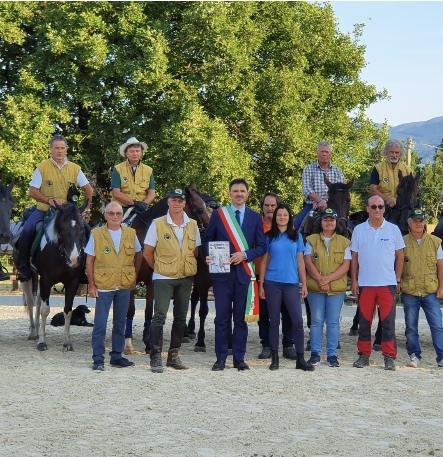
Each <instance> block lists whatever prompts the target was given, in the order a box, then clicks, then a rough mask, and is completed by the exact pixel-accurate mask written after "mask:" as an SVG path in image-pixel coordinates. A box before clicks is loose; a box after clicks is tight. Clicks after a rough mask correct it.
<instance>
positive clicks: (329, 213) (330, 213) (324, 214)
mask: <svg viewBox="0 0 443 457" xmlns="http://www.w3.org/2000/svg"><path fill="white" fill-rule="evenodd" d="M328 217H331V218H332V219H337V218H338V215H337V213H336V212H335V211H334V210H333V209H332V208H326V209H325V210H324V211H323V212H322V213H321V218H322V219H326V218H328Z"/></svg>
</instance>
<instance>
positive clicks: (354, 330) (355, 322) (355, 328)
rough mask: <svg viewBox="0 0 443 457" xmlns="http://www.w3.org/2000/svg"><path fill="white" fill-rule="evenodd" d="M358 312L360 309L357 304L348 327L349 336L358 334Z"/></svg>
mask: <svg viewBox="0 0 443 457" xmlns="http://www.w3.org/2000/svg"><path fill="white" fill-rule="evenodd" d="M359 312H360V310H359V309H358V305H357V309H356V310H355V315H354V319H352V327H351V328H350V329H349V336H357V335H358V320H359Z"/></svg>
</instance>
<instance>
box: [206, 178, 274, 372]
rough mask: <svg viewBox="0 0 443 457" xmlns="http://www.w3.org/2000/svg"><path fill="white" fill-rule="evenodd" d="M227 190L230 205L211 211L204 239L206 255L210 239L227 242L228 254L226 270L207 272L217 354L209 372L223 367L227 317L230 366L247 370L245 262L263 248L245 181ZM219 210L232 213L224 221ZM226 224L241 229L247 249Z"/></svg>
mask: <svg viewBox="0 0 443 457" xmlns="http://www.w3.org/2000/svg"><path fill="white" fill-rule="evenodd" d="M229 193H230V196H231V203H230V205H228V206H227V207H225V208H220V210H219V211H214V212H213V214H212V216H211V219H210V221H209V226H208V228H207V230H206V235H205V239H204V241H205V242H204V246H205V249H206V254H208V243H209V242H210V241H228V242H229V245H230V254H231V257H230V264H231V265H230V272H229V273H212V274H211V279H212V284H213V289H214V297H215V313H216V314H215V353H216V356H217V360H216V362H215V363H214V366H213V367H212V370H213V371H221V370H224V368H225V361H226V357H227V355H228V332H229V329H230V319H231V316H232V317H233V321H234V329H233V333H232V355H233V359H234V368H237V369H238V370H239V371H242V370H248V369H249V366H248V365H247V364H246V363H245V360H244V358H245V352H246V341H247V338H248V326H247V324H246V322H245V309H246V300H247V294H248V288H249V287H250V285H251V276H250V275H248V273H247V272H248V268H249V267H248V263H249V262H252V261H253V260H254V259H255V258H256V257H259V256H262V255H263V254H264V253H265V251H266V240H265V235H264V233H263V226H262V221H261V216H260V214H258V213H256V212H254V211H252V210H251V209H250V208H248V207H247V206H246V201H247V200H248V197H249V190H248V183H247V182H246V181H245V180H244V179H234V180H233V181H231V183H230V184H229ZM223 210H224V211H225V213H226V214H228V213H229V214H231V215H232V217H231V219H230V221H227V219H229V217H224V216H223ZM234 216H235V220H234ZM229 227H231V228H233V229H234V231H235V227H240V228H241V231H242V232H243V236H244V239H245V240H246V244H247V249H245V250H241V249H239V247H238V244H237V246H236V245H234V243H233V242H232V234H230V228H229ZM240 235H241V234H240ZM240 238H241V237H240ZM206 261H207V263H208V264H211V263H212V259H211V257H209V256H207V258H206Z"/></svg>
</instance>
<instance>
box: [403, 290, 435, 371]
mask: <svg viewBox="0 0 443 457" xmlns="http://www.w3.org/2000/svg"><path fill="white" fill-rule="evenodd" d="M401 298H402V302H403V307H404V313H405V323H406V331H405V335H406V349H407V351H408V354H409V355H411V354H415V355H416V356H417V357H418V358H420V356H421V348H420V342H419V339H418V315H419V312H420V307H422V308H423V311H424V312H425V316H426V320H427V321H428V324H429V328H430V329H431V336H432V344H433V345H434V349H435V353H436V354H437V362H438V361H440V360H442V359H443V326H442V314H441V309H440V302H439V300H438V298H437V296H436V295H435V294H429V295H426V296H424V297H417V296H416V295H409V294H402V297H401Z"/></svg>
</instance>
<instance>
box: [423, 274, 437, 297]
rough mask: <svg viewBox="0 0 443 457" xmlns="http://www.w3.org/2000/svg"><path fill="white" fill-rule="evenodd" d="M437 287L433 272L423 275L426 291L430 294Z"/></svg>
mask: <svg viewBox="0 0 443 457" xmlns="http://www.w3.org/2000/svg"><path fill="white" fill-rule="evenodd" d="M437 289H438V279H437V276H436V275H434V274H429V275H426V276H425V290H426V293H428V294H432V293H434V292H436V291H437Z"/></svg>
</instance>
